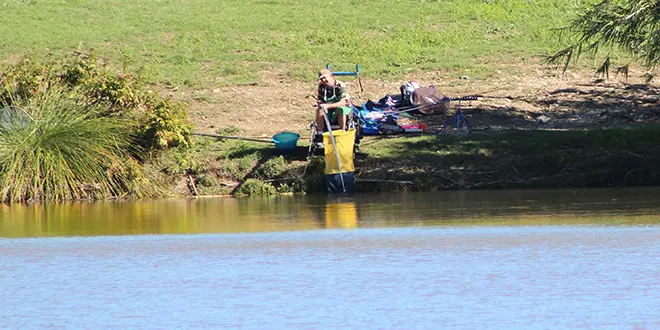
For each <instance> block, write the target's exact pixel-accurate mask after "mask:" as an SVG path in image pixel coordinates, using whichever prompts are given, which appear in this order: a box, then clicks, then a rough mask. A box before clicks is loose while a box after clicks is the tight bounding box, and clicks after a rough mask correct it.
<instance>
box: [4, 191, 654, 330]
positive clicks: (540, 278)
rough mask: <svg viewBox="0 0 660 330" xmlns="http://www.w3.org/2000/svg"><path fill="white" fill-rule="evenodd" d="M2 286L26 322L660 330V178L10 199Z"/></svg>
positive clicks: (10, 318) (10, 324) (9, 324)
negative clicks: (596, 184)
mask: <svg viewBox="0 0 660 330" xmlns="http://www.w3.org/2000/svg"><path fill="white" fill-rule="evenodd" d="M1 237H3V238H1ZM0 288H1V289H0V301H1V302H2V303H3V308H1V309H0V328H9V329H33V328H85V329H90V328H122V329H123V328H157V329H170V328H186V329H189V328H231V327H241V328H258V329H264V328H267V329H270V328H304V329H310V328H311V329H318V328H378V329H392V328H394V329H431V328H433V329H435V328H451V329H503V328H506V329H512V328H513V329H537V328H538V329H556V328H562V329H563V328H597V329H608V328H611V329H621V328H623V329H658V328H660V312H658V310H657V306H658V305H660V189H657V188H645V189H589V190H528V191H464V192H441V193H407V194H371V195H358V196H355V197H353V198H322V197H277V198H267V199H231V198H201V199H172V200H154V201H136V202H126V201H123V202H94V203H70V204H59V205H42V204H29V205H12V206H7V205H3V206H0Z"/></svg>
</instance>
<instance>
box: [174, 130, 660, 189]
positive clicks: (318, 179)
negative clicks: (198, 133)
mask: <svg viewBox="0 0 660 330" xmlns="http://www.w3.org/2000/svg"><path fill="white" fill-rule="evenodd" d="M362 151H363V152H361V153H359V154H358V155H357V157H356V167H357V178H358V180H397V181H410V182H411V183H410V184H392V183H373V182H363V183H360V184H358V190H360V191H392V190H412V191H433V190H444V189H485V188H549V187H564V188H567V187H571V188H578V187H622V186H643V185H660V169H659V168H658V166H657V164H658V163H660V153H659V152H658V151H660V127H657V126H649V127H641V128H635V129H598V130H588V131H505V132H490V133H486V132H475V133H473V134H471V135H468V136H463V135H447V134H442V135H427V136H418V137H405V136H398V137H387V138H372V139H366V140H364V141H363V146H362ZM191 152H192V154H191V155H192V156H193V158H194V159H197V160H199V161H200V162H198V163H196V164H195V165H194V166H193V167H192V168H191V170H190V172H188V173H192V175H193V177H194V178H195V181H196V183H197V189H198V190H199V192H200V194H231V193H235V194H238V195H250V194H274V193H279V192H321V191H323V183H322V173H323V166H324V163H323V158H322V157H321V156H316V157H314V158H313V159H311V160H310V161H309V162H307V161H306V160H305V156H306V152H307V149H306V148H305V147H304V146H301V147H299V149H298V150H297V151H296V152H295V153H294V154H292V155H289V156H284V157H283V156H279V155H276V154H275V153H274V150H273V148H272V147H271V146H268V145H263V144H259V143H251V142H236V141H215V140H213V139H211V140H209V139H206V140H203V141H199V143H198V144H197V148H195V150H193V151H191ZM182 158H186V157H182ZM170 159H172V158H170ZM186 159H188V158H186ZM161 164H164V163H161ZM172 168H176V166H174V165H172ZM179 171H180V173H183V172H185V171H181V170H179Z"/></svg>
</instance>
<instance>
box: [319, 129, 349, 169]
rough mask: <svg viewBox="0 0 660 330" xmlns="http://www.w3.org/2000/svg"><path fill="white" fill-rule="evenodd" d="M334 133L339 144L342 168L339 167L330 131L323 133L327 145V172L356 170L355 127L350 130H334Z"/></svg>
mask: <svg viewBox="0 0 660 330" xmlns="http://www.w3.org/2000/svg"><path fill="white" fill-rule="evenodd" d="M332 135H333V136H334V138H335V143H336V144H337V153H338V155H339V162H340V163H341V168H339V165H338V164H337V158H336V156H335V149H334V147H333V146H332V141H331V140H330V133H329V132H325V133H323V144H324V145H325V174H339V173H346V172H354V171H355V164H354V160H353V146H354V144H355V129H351V130H348V131H343V130H336V131H332Z"/></svg>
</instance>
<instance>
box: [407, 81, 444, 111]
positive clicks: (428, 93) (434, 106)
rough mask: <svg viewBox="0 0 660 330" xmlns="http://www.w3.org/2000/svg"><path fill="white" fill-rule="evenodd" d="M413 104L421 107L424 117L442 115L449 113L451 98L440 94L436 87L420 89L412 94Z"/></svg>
mask: <svg viewBox="0 0 660 330" xmlns="http://www.w3.org/2000/svg"><path fill="white" fill-rule="evenodd" d="M412 104H413V106H416V107H419V109H418V110H419V112H420V113H421V114H423V115H428V116H432V115H441V114H445V113H446V112H447V106H448V105H449V97H447V96H446V95H444V94H442V93H440V92H439V91H438V89H437V88H436V87H435V86H429V87H420V88H417V89H415V90H414V91H413V92H412Z"/></svg>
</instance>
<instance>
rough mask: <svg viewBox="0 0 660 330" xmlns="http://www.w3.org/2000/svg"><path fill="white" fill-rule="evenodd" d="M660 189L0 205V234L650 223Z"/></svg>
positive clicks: (656, 216) (658, 219) (658, 206)
mask: <svg viewBox="0 0 660 330" xmlns="http://www.w3.org/2000/svg"><path fill="white" fill-rule="evenodd" d="M658 211H660V189H657V188H645V189H584V190H562V189H555V190H526V191H523V190H516V191H460V192H437V193H401V194H366V195H356V196H352V197H325V196H280V197H273V198H247V199H234V198H199V199H161V200H142V201H112V202H82V203H66V204H20V205H19V204H13V205H4V204H3V205H1V206H0V236H2V237H38V236H78V235H80V236H94V235H132V234H174V233H232V232H263V231H282V230H309V229H320V228H359V227H392V226H397V227H399V226H444V225H447V226H457V225H540V224H544V225H547V224H562V223H563V224H567V223H573V224H575V223H599V224H620V223H646V224H649V223H658V222H660V215H659V214H660V212H658Z"/></svg>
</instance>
